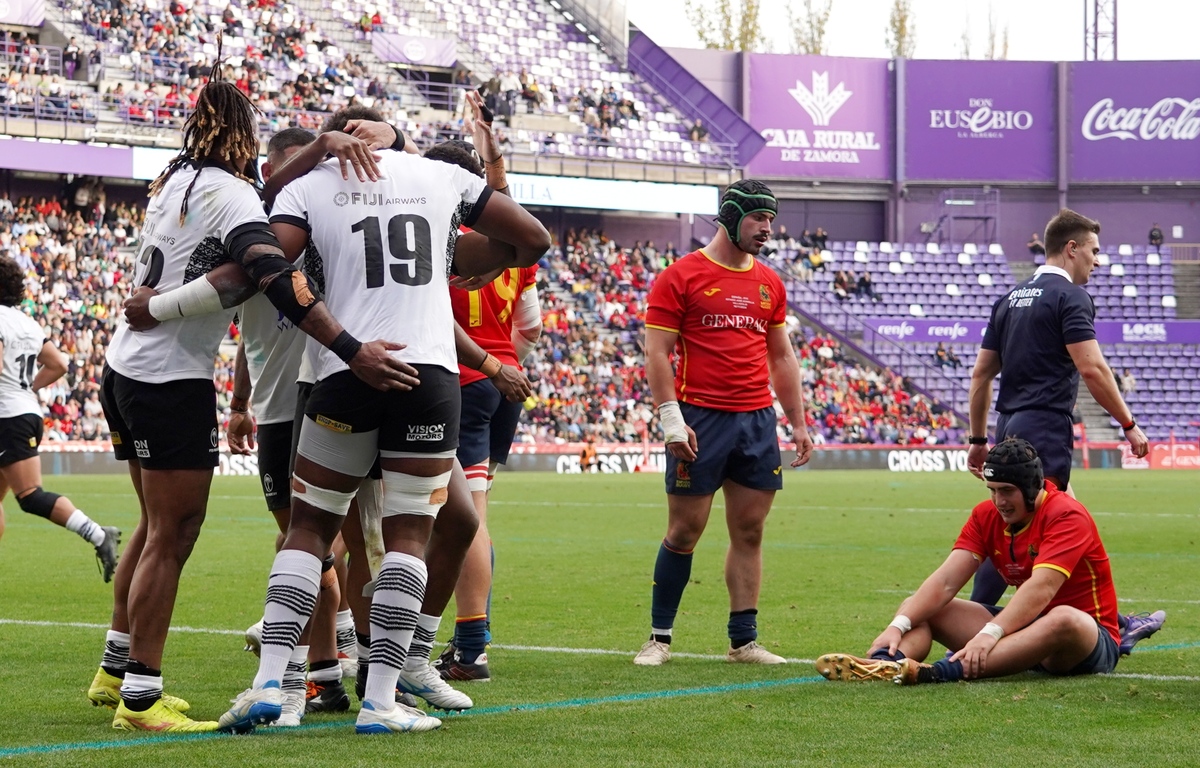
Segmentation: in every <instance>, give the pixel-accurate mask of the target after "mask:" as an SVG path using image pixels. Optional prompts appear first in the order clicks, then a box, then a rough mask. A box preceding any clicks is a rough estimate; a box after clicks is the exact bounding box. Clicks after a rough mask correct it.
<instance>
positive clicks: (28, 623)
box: [0, 619, 246, 635]
mask: <svg viewBox="0 0 1200 768" xmlns="http://www.w3.org/2000/svg"><path fill="white" fill-rule="evenodd" d="M0 624H16V625H19V626H24V627H75V628H78V629H109V625H108V624H89V623H88V622H84V621H33V620H29V619H0ZM171 631H172V632H184V633H190V634H196V635H244V634H246V633H245V631H243V630H240V629H209V628H206V627H171Z"/></svg>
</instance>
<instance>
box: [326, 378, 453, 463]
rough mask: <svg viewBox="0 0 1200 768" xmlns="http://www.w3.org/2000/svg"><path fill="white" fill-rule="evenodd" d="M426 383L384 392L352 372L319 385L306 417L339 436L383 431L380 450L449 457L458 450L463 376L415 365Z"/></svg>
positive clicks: (380, 438)
mask: <svg viewBox="0 0 1200 768" xmlns="http://www.w3.org/2000/svg"><path fill="white" fill-rule="evenodd" d="M413 367H414V368H416V369H417V376H418V378H419V379H420V380H421V383H420V384H419V385H417V387H416V388H415V389H412V390H411V391H408V392H402V391H399V390H390V391H388V392H382V391H380V390H378V389H375V388H374V387H372V386H370V385H368V384H367V383H366V382H364V381H363V380H362V379H360V378H358V377H357V376H355V375H354V374H353V373H352V372H350V371H339V372H338V373H335V374H333V375H332V376H330V377H328V378H325V379H322V380H321V381H318V382H317V383H316V384H315V385H314V386H313V390H312V393H311V394H310V395H309V396H308V405H307V407H306V408H305V410H304V415H305V416H306V417H307V418H309V419H312V420H313V421H315V422H316V423H317V424H319V425H321V426H323V427H326V428H328V429H332V430H334V431H335V432H351V433H356V432H370V431H371V430H374V429H377V430H379V450H380V452H394V453H445V452H452V451H454V450H455V449H456V448H458V424H459V417H460V407H461V406H460V404H461V400H460V396H459V386H458V373H457V372H454V373H451V372H450V371H447V370H446V369H445V368H442V367H441V366H438V365H414V366H413Z"/></svg>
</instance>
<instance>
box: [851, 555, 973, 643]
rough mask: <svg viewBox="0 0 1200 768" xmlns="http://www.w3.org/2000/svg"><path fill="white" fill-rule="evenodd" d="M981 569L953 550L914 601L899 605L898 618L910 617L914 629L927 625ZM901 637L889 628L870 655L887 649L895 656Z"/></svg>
mask: <svg viewBox="0 0 1200 768" xmlns="http://www.w3.org/2000/svg"><path fill="white" fill-rule="evenodd" d="M978 567H979V560H977V559H976V556H975V555H974V554H972V553H971V552H968V551H967V550H965V549H956V550H953V551H952V552H951V553H950V556H949V557H947V558H946V560H945V562H943V563H942V564H941V565H940V566H938V569H937V570H936V571H934V572H933V573H931V574H930V575H929V578H927V579H925V581H924V582H923V583H922V584H921V586H920V587H919V588H918V589H917V591H916V592H914V593H913V595H912V597H909V598H908V599H906V600H905V601H904V602H902V603H901V604H900V607H899V608H898V609H897V610H896V615H897V616H906V617H908V620H909V621H910V622H911V623H912V626H914V627H916V626H919V625H921V624H924V623H925V622H927V621H929V620H930V619H931V618H933V616H934V615H935V614H936V613H937V612H938V611H940V610H941V609H942V608H944V607H945V606H946V605H947V604H949V602H950V601H951V600H953V599H954V596H955V595H957V594H958V591H959V590H960V589H962V588H963V585H965V584H966V583H967V580H968V579H970V578H971V576H973V575H974V574H975V570H976V569H977V568H978ZM902 636H903V635H902V634H901V632H900V630H899V629H897V628H896V627H893V626H889V627H888V628H887V629H885V630H883V632H881V633H880V635H879V637H877V638H875V642H873V643H872V644H871V650H870V652H869V653H868V654H867V655H870V654H871V653H874V652H875V651H876V650H878V649H880V648H887V649H888V653H893V654H894V653H895V652H896V648H897V646H899V644H900V638H901V637H902Z"/></svg>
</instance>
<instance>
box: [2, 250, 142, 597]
mask: <svg viewBox="0 0 1200 768" xmlns="http://www.w3.org/2000/svg"><path fill="white" fill-rule="evenodd" d="M24 300H25V273H24V272H23V271H22V269H21V267H20V266H19V265H18V264H17V263H16V262H15V261H13V260H12V259H10V258H8V257H4V258H0V499H3V498H4V495H5V494H6V493H8V491H9V490H11V491H12V492H13V496H15V497H16V499H17V506H19V507H20V508H21V511H22V512H28V513H29V514H31V515H34V516H35V517H44V518H46V519H47V520H49V521H50V522H52V523H54V524H55V525H59V526H62V527H63V528H66V529H67V530H68V531H71V532H72V533H74V534H77V535H78V536H79V537H80V538H82V539H83V540H84V541H86V542H87V543H88V544H91V545H92V546H93V547H95V549H96V557H97V558H98V559H99V561H100V569H101V570H100V573H101V575H102V576H103V577H104V580H105V581H106V582H108V581H112V577H113V572H114V571H116V569H117V545H118V544H119V543H120V541H121V531H120V529H118V528H114V527H111V526H110V527H105V526H101V525H100V524H99V523H97V522H95V521H93V520H92V519H91V518H90V517H88V516H87V515H85V514H84V513H83V512H82V511H80V510H78V509H76V508H75V505H74V504H72V503H71V500H70V499H68V498H67V497H66V496H59V495H58V494H57V493H52V492H50V491H47V490H43V489H42V460H41V459H40V458H39V457H38V446H39V445H40V444H41V442H42V428H43V423H42V404H41V403H40V402H39V401H38V396H37V392H38V390H40V389H42V388H43V387H48V386H50V385H51V384H53V383H54V382H56V381H58V380H59V379H61V378H62V377H63V374H65V373H66V372H67V358H66V356H65V355H64V354H63V353H62V352H59V351H58V350H57V349H55V348H54V345H53V344H52V343H50V340H49V339H47V338H46V332H45V330H43V329H42V326H40V325H38V324H37V322H36V321H35V320H34V319H33V318H32V317H30V316H29V315H27V314H25V313H24V312H22V311H21V309H20V306H21V302H22V301H24ZM3 535H4V508H3V507H0V536H3Z"/></svg>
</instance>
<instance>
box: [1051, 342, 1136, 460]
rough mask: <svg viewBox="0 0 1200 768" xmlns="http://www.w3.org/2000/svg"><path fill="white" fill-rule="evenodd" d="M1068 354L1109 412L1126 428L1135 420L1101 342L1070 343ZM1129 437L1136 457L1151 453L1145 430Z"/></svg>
mask: <svg viewBox="0 0 1200 768" xmlns="http://www.w3.org/2000/svg"><path fill="white" fill-rule="evenodd" d="M1067 352H1069V353H1071V360H1073V361H1074V363H1075V367H1076V368H1077V369H1078V370H1079V376H1080V378H1082V379H1083V383H1084V384H1086V385H1087V388H1088V392H1091V393H1092V397H1094V398H1096V402H1097V403H1099V404H1100V407H1102V408H1103V409H1104V410H1106V411H1108V413H1109V414H1110V415H1111V416H1112V417H1113V418H1114V419H1116V420H1117V421H1118V422H1120V423H1121V424H1122V425H1125V424H1128V423H1129V422H1131V421H1133V412H1132V411H1130V410H1129V406H1128V405H1126V404H1125V400H1124V399H1123V398H1122V397H1121V390H1120V389H1119V388H1118V387H1117V380H1116V379H1114V378H1113V375H1112V372H1111V369H1110V368H1109V367H1108V363H1107V362H1106V361H1105V359H1104V353H1103V352H1101V351H1100V344H1099V342H1097V341H1096V340H1095V339H1091V340H1089V341H1080V342H1077V343H1075V344H1068V345H1067ZM1125 437H1126V439H1128V440H1129V446H1130V448H1132V449H1133V455H1134V456H1137V457H1138V458H1141V457H1143V456H1145V455H1146V454H1147V453H1149V452H1150V443H1149V442H1148V441H1147V440H1146V433H1144V432H1143V431H1142V428H1141V427H1134V428H1133V429H1130V430H1127V431H1126V432H1125Z"/></svg>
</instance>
